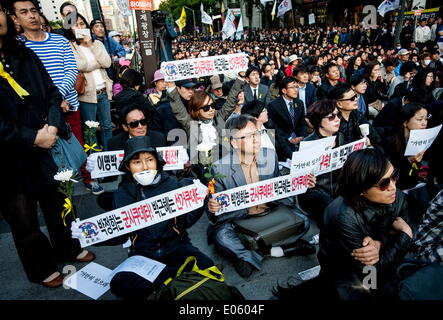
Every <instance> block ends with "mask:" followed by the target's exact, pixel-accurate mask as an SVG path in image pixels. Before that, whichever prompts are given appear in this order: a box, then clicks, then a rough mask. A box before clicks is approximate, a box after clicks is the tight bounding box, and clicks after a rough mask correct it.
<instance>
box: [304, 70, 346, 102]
mask: <svg viewBox="0 0 443 320" xmlns="http://www.w3.org/2000/svg"><path fill="white" fill-rule="evenodd" d="M324 70H325V79H324V81H323V82H322V84H321V86H320V87H319V88H318V90H317V99H318V100H320V99H325V98H327V95H328V93H329V91H331V89H332V88H333V87H335V86H336V85H337V84H338V83H339V81H338V79H340V70H339V69H338V67H337V65H336V64H335V63H332V62H331V63H328V64H327V65H326V66H325V67H324ZM348 79H349V78H348ZM311 81H312V80H311Z"/></svg>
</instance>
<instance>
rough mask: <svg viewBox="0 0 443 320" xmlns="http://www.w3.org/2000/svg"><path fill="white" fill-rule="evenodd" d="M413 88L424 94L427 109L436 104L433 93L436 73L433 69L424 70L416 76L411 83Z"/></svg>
mask: <svg viewBox="0 0 443 320" xmlns="http://www.w3.org/2000/svg"><path fill="white" fill-rule="evenodd" d="M411 86H412V88H416V89H421V90H422V91H423V92H424V97H423V100H424V101H425V105H426V107H427V106H429V105H431V104H432V103H433V102H435V98H434V96H433V95H432V92H433V91H434V89H435V71H434V70H432V69H424V70H421V71H419V72H417V74H416V75H415V76H414V78H413V79H412V83H411Z"/></svg>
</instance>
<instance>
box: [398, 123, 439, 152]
mask: <svg viewBox="0 0 443 320" xmlns="http://www.w3.org/2000/svg"><path fill="white" fill-rule="evenodd" d="M441 127H442V125H439V126H437V127H434V128H430V129H422V130H411V132H410V133H409V140H408V144H407V145H406V150H405V156H415V155H417V154H418V153H420V152H422V151H426V150H428V149H429V147H430V146H431V145H432V143H433V142H434V140H435V139H436V138H437V136H438V133H439V132H440V130H441Z"/></svg>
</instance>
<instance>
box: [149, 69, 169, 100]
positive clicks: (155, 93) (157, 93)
mask: <svg viewBox="0 0 443 320" xmlns="http://www.w3.org/2000/svg"><path fill="white" fill-rule="evenodd" d="M151 84H152V85H154V87H152V88H150V89H148V90H146V91H145V94H147V95H148V100H149V102H150V103H151V105H153V106H154V107H155V106H156V105H157V104H158V103H159V101H160V100H162V99H166V86H167V85H166V81H165V77H164V76H163V74H162V73H161V71H160V70H156V71H155V72H154V79H153V80H152V82H151Z"/></svg>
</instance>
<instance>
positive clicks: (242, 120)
mask: <svg viewBox="0 0 443 320" xmlns="http://www.w3.org/2000/svg"><path fill="white" fill-rule="evenodd" d="M248 122H252V123H253V124H257V120H255V118H254V117H252V116H250V115H247V114H241V115H239V116H237V117H232V118H231V119H229V120H228V121H226V125H225V128H226V129H228V130H241V129H243V128H245V127H246V126H247V125H248Z"/></svg>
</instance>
